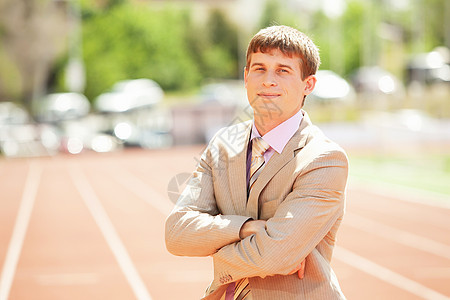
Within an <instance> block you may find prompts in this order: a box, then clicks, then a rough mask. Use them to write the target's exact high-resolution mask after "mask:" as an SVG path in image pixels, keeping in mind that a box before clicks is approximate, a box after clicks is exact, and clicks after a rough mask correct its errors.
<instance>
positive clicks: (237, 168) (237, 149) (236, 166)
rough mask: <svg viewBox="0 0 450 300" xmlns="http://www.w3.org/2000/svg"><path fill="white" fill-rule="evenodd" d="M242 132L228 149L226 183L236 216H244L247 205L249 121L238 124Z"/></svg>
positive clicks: (250, 124)
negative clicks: (240, 136)
mask: <svg viewBox="0 0 450 300" xmlns="http://www.w3.org/2000/svg"><path fill="white" fill-rule="evenodd" d="M236 126H242V127H241V128H237V130H238V131H241V130H242V131H244V133H243V135H242V138H236V139H234V140H233V142H232V143H230V144H232V145H230V149H229V166H228V183H229V186H230V191H231V200H232V201H233V205H234V208H235V211H236V214H237V215H245V207H246V203H247V148H248V141H249V138H250V132H251V128H252V127H251V126H252V123H251V121H249V122H245V123H241V124H238V125H236Z"/></svg>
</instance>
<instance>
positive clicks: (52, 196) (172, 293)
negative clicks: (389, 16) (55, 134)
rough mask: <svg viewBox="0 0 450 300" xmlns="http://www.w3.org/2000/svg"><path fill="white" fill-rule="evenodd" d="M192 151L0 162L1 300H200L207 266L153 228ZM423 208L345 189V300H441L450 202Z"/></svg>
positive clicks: (449, 288) (448, 266)
mask: <svg viewBox="0 0 450 300" xmlns="http://www.w3.org/2000/svg"><path fill="white" fill-rule="evenodd" d="M201 150H202V148H201V147H199V146H196V147H179V148H173V149H168V150H153V151H149V150H147V151H146V150H126V151H123V152H118V153H110V154H93V153H85V154H82V155H79V156H66V155H60V156H56V157H47V158H32V159H12V160H11V159H0V191H1V196H0V205H1V207H0V266H1V270H2V273H1V277H0V300H6V299H11V300H29V299H33V300H44V299H45V300H52V299H55V300H59V299H67V300H72V299H73V300H75V299H110V300H119V299H120V300H124V299H138V300H144V299H155V300H157V299H199V298H200V296H201V295H202V294H203V291H204V289H205V288H206V286H207V285H208V283H209V281H210V280H211V278H212V262H211V260H210V259H209V258H182V257H175V256H172V255H170V254H169V253H168V252H167V251H166V249H165V246H164V220H165V217H166V216H167V214H168V213H169V211H170V209H171V207H172V206H173V204H172V202H171V201H169V197H168V183H169V182H170V181H171V179H173V178H174V176H175V175H177V174H181V175H180V176H179V177H177V179H179V180H182V179H183V178H184V177H183V174H186V173H190V172H191V171H192V170H193V168H194V167H195V165H196V161H197V159H198V158H199V156H200V152H201ZM172 183H173V184H172V185H171V186H170V187H169V189H170V190H171V192H172V193H173V194H176V193H177V192H178V190H177V184H176V181H172ZM180 184H182V182H180ZM181 187H182V186H181ZM418 198H419V200H423V202H424V203H421V202H420V201H419V202H415V201H413V200H417V199H418ZM432 200H433V199H427V197H423V196H422V195H421V196H420V197H418V196H417V195H413V194H411V193H410V192H405V193H402V194H401V196H399V195H398V193H393V192H392V190H387V189H385V188H380V187H378V186H368V185H362V184H360V183H358V182H357V181H355V180H353V178H352V179H351V180H350V183H349V188H348V202H347V213H346V216H345V218H344V221H343V223H342V226H341V229H340V232H339V235H338V242H337V243H338V247H336V251H335V255H334V258H333V268H334V270H335V272H336V273H337V275H338V278H339V279H340V283H341V287H342V289H343V291H344V293H345V294H346V296H347V298H348V299H366V300H371V299H396V300H402V299H405V300H406V299H408V300H410V299H433V300H434V299H436V300H439V299H450V284H449V283H450V205H448V204H450V199H447V200H448V201H447V202H436V201H432Z"/></svg>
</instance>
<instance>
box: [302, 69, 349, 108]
mask: <svg viewBox="0 0 450 300" xmlns="http://www.w3.org/2000/svg"><path fill="white" fill-rule="evenodd" d="M316 78H317V83H316V86H315V88H314V90H313V92H312V93H311V95H309V96H308V97H309V98H310V99H314V100H317V101H320V102H328V101H342V102H352V101H353V100H354V99H355V91H354V90H353V87H352V86H351V85H350V84H349V83H348V82H347V81H346V80H345V79H344V78H342V77H341V76H339V75H338V74H336V73H334V72H333V71H330V70H319V71H317V73H316Z"/></svg>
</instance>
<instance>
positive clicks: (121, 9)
mask: <svg viewBox="0 0 450 300" xmlns="http://www.w3.org/2000/svg"><path fill="white" fill-rule="evenodd" d="M188 21H189V18H187V17H186V12H185V11H180V10H173V9H169V8H166V9H161V10H152V9H151V7H150V6H148V5H147V4H144V3H137V4H130V3H125V4H121V5H115V6H113V7H111V8H110V9H109V10H108V11H107V12H106V11H101V12H100V13H97V14H96V15H92V14H91V15H89V18H88V19H87V20H86V21H85V22H84V25H83V55H84V60H85V64H86V79H87V85H86V91H85V93H86V95H87V96H88V98H90V99H93V98H95V97H96V96H98V95H99V94H100V93H102V92H105V91H107V90H108V89H109V88H110V87H111V86H112V85H113V84H114V83H115V82H117V81H118V80H123V79H133V78H150V79H153V80H155V81H156V82H158V83H159V84H160V85H161V86H162V87H163V88H164V89H165V90H177V89H186V88H191V87H192V86H195V85H197V84H198V82H199V80H200V77H201V76H200V72H199V69H198V67H197V65H196V63H195V61H194V59H193V57H192V56H191V55H190V53H189V52H188V51H186V45H185V43H184V42H185V38H184V36H185V34H186V28H190V25H189V24H187V22H188Z"/></svg>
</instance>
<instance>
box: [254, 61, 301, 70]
mask: <svg viewBox="0 0 450 300" xmlns="http://www.w3.org/2000/svg"><path fill="white" fill-rule="evenodd" d="M255 66H263V67H264V66H265V65H264V64H263V63H258V62H255V63H252V64H251V65H250V68H252V67H255ZM277 67H278V68H286V69H289V70H293V69H292V67H291V66H289V65H285V64H277Z"/></svg>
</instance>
